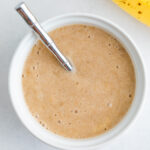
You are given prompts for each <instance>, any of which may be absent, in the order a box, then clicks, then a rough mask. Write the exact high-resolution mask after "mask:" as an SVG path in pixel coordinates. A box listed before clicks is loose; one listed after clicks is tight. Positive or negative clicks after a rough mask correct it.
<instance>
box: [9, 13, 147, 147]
mask: <svg viewBox="0 0 150 150" xmlns="http://www.w3.org/2000/svg"><path fill="white" fill-rule="evenodd" d="M68 24H88V25H93V26H96V27H99V28H102V29H104V30H106V31H107V32H109V33H110V34H112V35H113V36H114V37H116V38H117V39H118V40H119V41H120V42H121V43H122V45H123V46H124V47H125V48H126V50H127V52H128V54H129V55H130V57H131V59H132V62H133V64H134V68H135V74H136V92H135V97H134V101H133V103H132V105H131V107H130V109H129V111H128V112H127V114H126V115H125V117H124V118H123V119H122V121H121V122H120V123H119V124H118V125H116V126H115V127H114V128H113V129H111V130H110V131H108V132H106V133H105V134H102V135H100V136H97V137H93V138H87V139H81V140H77V139H69V138H65V137H61V136H58V135H55V134H54V133H52V132H50V131H48V130H46V129H45V128H43V127H42V126H41V125H40V124H39V123H38V122H37V121H36V120H35V119H34V117H32V115H31V113H30V112H29V110H28V107H27V105H26V102H25V99H24V96H23V90H22V81H21V80H22V78H21V76H22V71H23V66H24V62H25V60H26V58H27V56H28V54H29V52H30V51H31V48H32V46H33V45H34V43H35V42H36V41H37V37H36V36H35V34H34V33H32V32H30V33H29V34H28V35H27V36H26V37H25V38H24V39H23V40H22V42H21V43H20V44H19V46H18V48H17V50H16V53H15V55H14V57H13V60H12V63H11V66H10V74H9V91H10V95H11V100H12V104H13V106H14V108H15V110H16V113H17V114H18V116H19V118H20V120H21V121H22V123H23V124H24V125H25V127H26V128H27V129H29V131H30V132H31V133H32V134H33V135H35V136H36V137H38V138H39V139H40V140H42V141H44V142H45V143H47V144H49V145H51V146H54V147H57V148H62V149H67V150H78V149H82V150H84V149H85V150H88V149H93V148H96V147H99V146H100V144H102V143H104V142H106V141H109V140H110V139H112V138H114V137H116V136H117V135H118V134H120V133H121V132H122V131H123V130H124V129H125V128H127V126H128V125H129V124H130V123H131V121H133V119H134V118H135V116H136V114H137V112H138V111H139V108H140V106H141V104H142V101H143V95H144V91H145V73H144V67H143V63H142V61H141V57H140V56H141V55H140V54H139V51H138V50H137V48H136V46H135V44H133V42H132V40H131V39H130V38H129V36H128V35H127V34H126V33H125V32H124V31H122V29H120V28H119V27H118V26H116V25H114V23H112V22H110V21H107V20H106V19H104V18H101V17H98V16H95V15H89V14H69V15H63V16H59V17H55V18H53V19H49V20H48V21H46V22H45V23H43V27H44V29H45V30H46V31H51V30H53V29H55V28H57V27H60V26H64V25H68Z"/></svg>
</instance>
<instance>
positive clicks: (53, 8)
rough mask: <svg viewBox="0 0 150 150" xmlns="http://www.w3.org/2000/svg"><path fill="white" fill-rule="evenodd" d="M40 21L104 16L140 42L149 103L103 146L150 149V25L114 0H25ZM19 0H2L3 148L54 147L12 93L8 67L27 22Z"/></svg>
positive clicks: (0, 130) (0, 139)
mask: <svg viewBox="0 0 150 150" xmlns="http://www.w3.org/2000/svg"><path fill="white" fill-rule="evenodd" d="M24 1H25V2H27V4H28V5H29V7H30V8H32V10H33V12H34V14H35V15H36V16H38V18H39V20H40V21H44V20H46V19H48V18H51V17H53V16H57V15H60V14H64V13H69V12H88V13H92V14H97V15H99V16H103V17H105V18H107V19H109V20H111V21H113V22H115V23H116V24H117V25H119V26H121V27H122V28H123V29H124V30H125V31H126V32H127V33H128V34H129V35H130V36H131V38H132V39H133V41H134V42H135V43H136V44H137V46H138V48H139V51H140V52H141V55H142V56H143V60H144V62H145V67H146V75H147V90H146V95H145V99H144V100H145V103H144V106H143V107H142V110H141V111H140V114H139V116H138V118H137V119H136V121H135V122H134V123H133V124H132V125H131V126H130V128H129V129H128V130H126V132H124V133H123V134H122V135H121V136H119V138H117V139H115V140H113V141H112V142H110V143H106V144H104V145H102V148H101V149H103V150H150V28H149V27H147V26H145V25H143V24H142V23H140V22H138V21H136V20H135V19H134V18H132V17H130V16H129V15H128V14H126V13H125V12H124V11H122V10H121V9H120V8H118V7H117V6H116V5H115V4H114V3H112V1H111V0H24ZM18 2H20V1H19V0H0V150H54V149H53V148H51V147H50V146H48V145H46V144H44V143H42V142H41V141H40V140H38V139H37V138H35V137H33V136H32V135H31V133H30V132H29V131H28V130H27V129H26V128H25V127H24V126H23V125H22V123H21V122H20V121H19V119H18V117H17V115H16V114H15V112H14V110H13V108H12V105H11V102H10V97H9V94H8V71H9V65H10V61H11V58H12V55H13V53H14V51H15V49H16V47H17V45H18V43H19V41H20V40H21V39H22V38H23V36H24V35H25V34H26V33H27V32H28V31H29V28H28V27H27V25H26V24H25V23H24V22H23V20H22V19H21V18H20V16H18V14H17V13H16V12H15V11H14V6H15V5H16V4H17V3H18Z"/></svg>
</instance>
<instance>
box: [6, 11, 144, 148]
mask: <svg viewBox="0 0 150 150" xmlns="http://www.w3.org/2000/svg"><path fill="white" fill-rule="evenodd" d="M68 17H89V18H92V19H97V20H99V21H101V22H104V23H105V24H108V25H110V26H111V27H113V28H115V30H117V31H118V32H119V33H120V34H123V35H124V36H125V37H126V38H127V39H128V41H129V42H130V43H131V44H132V46H133V47H134V49H135V50H136V53H137V55H138V57H139V58H138V59H139V60H140V63H141V69H142V70H141V71H142V73H143V74H142V75H143V92H142V95H141V102H140V105H139V106H138V108H137V110H136V113H135V114H134V118H132V120H130V121H129V122H128V124H127V125H126V127H125V128H123V129H121V131H120V132H119V133H117V134H115V135H113V136H112V137H111V138H108V139H107V141H103V142H101V143H100V144H97V145H92V146H89V145H88V146H89V147H85V149H87V150H88V149H93V148H96V147H99V146H100V145H102V144H104V143H106V142H107V143H108V142H110V141H112V140H113V139H115V138H116V137H118V135H120V134H122V133H123V132H124V131H125V130H126V129H127V128H128V127H129V126H130V125H131V124H132V123H133V121H135V119H136V118H137V116H138V114H139V112H140V110H141V108H142V106H143V103H144V96H145V89H146V76H145V68H144V62H143V59H142V55H141V54H140V51H139V50H138V48H137V46H136V44H135V43H134V42H133V41H132V39H131V38H130V36H129V35H128V34H127V33H126V32H125V31H124V30H123V29H122V28H120V27H119V26H118V25H116V24H115V23H113V22H112V21H109V20H107V19H105V18H103V17H101V16H97V15H94V14H89V13H69V14H63V15H59V16H56V17H53V18H50V19H48V20H47V21H45V22H44V23H42V26H43V27H45V26H46V25H47V24H48V23H49V22H53V21H55V20H59V19H63V18H68ZM31 34H33V33H32V32H29V33H28V34H27V35H26V36H25V37H24V38H23V40H21V42H20V43H19V45H18V47H17V49H16V51H15V54H14V56H13V59H12V61H11V64H10V69H9V76H8V84H9V85H8V87H9V94H10V97H11V102H12V105H13V108H14V110H15V112H16V114H17V116H18V117H19V120H21V122H22V124H23V125H24V126H25V127H26V128H27V129H28V130H29V131H30V132H31V133H32V135H34V136H35V137H37V138H38V139H40V140H41V141H43V142H44V143H46V144H48V145H50V146H52V147H56V148H61V149H73V150H75V149H80V146H74V147H69V148H68V147H67V146H62V145H61V146H60V145H53V144H52V143H48V142H47V141H45V140H43V139H42V138H41V137H40V136H37V135H35V133H33V132H32V131H31V130H30V129H29V128H28V126H27V125H25V123H24V121H23V119H22V118H21V116H20V115H19V114H18V110H17V108H16V105H15V101H14V98H13V94H12V85H11V84H12V83H11V81H12V78H11V77H12V74H13V69H12V68H13V65H14V61H15V56H16V53H17V52H18V51H19V49H20V47H21V45H22V44H23V43H24V41H25V40H26V39H28V37H29V36H31ZM131 107H132V106H131ZM126 115H127V114H126ZM126 115H125V116H126ZM106 133H107V132H106ZM80 141H81V140H80ZM83 149H84V147H82V150H83Z"/></svg>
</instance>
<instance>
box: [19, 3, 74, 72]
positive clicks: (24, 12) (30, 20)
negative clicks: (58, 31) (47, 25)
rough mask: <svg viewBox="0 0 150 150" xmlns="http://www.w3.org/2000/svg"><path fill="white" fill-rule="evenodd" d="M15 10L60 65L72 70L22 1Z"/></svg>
mask: <svg viewBox="0 0 150 150" xmlns="http://www.w3.org/2000/svg"><path fill="white" fill-rule="evenodd" d="M16 11H17V12H18V13H19V14H20V15H21V16H22V18H23V19H24V20H25V22H26V23H27V24H28V25H29V26H30V27H31V28H32V29H33V30H34V31H35V32H36V33H37V35H39V37H40V39H41V41H42V42H43V43H44V44H45V45H46V47H47V48H48V49H49V50H50V51H51V52H52V53H53V54H54V56H55V57H56V58H57V59H58V60H59V62H60V63H61V64H62V66H63V67H64V68H65V69H66V70H68V71H72V69H73V68H72V65H71V63H70V62H69V60H68V59H67V58H66V57H65V56H64V55H63V54H62V53H61V52H60V51H59V49H58V48H57V46H56V45H55V43H54V42H53V40H52V39H51V38H50V36H49V35H48V34H47V33H46V32H45V31H44V29H43V28H42V27H41V25H40V24H39V22H38V21H37V19H36V18H35V17H34V16H33V14H32V13H31V11H30V10H29V9H28V7H27V6H26V4H25V3H24V2H22V3H20V4H19V5H17V6H16Z"/></svg>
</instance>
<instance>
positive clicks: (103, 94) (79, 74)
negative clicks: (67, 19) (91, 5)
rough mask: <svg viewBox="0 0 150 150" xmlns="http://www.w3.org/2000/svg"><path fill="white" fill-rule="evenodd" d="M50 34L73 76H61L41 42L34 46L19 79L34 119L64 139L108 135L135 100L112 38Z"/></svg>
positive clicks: (70, 31) (126, 64)
mask: <svg viewBox="0 0 150 150" xmlns="http://www.w3.org/2000/svg"><path fill="white" fill-rule="evenodd" d="M49 34H50V35H51V37H52V38H53V40H54V41H55V43H56V44H57V46H58V48H59V49H60V50H61V51H62V52H63V53H64V54H65V55H66V56H67V57H68V58H70V59H71V61H72V62H73V64H74V66H75V68H76V70H75V72H73V73H71V72H67V71H65V70H64V68H62V67H61V66H60V64H59V63H58V61H57V60H56V59H55V57H54V56H53V55H52V54H51V53H50V52H49V51H48V49H47V48H46V47H45V46H43V44H42V43H41V42H37V43H36V44H35V45H34V47H33V48H32V51H31V53H30V54H29V56H28V57H27V60H26V62H25V66H24V70H23V74H22V83H23V91H24V96H25V99H26V102H27V105H28V107H29V110H30V111H31V113H32V115H33V116H35V118H36V119H37V120H38V121H39V123H40V124H41V125H42V126H44V127H45V128H46V129H48V130H50V131H52V132H54V133H56V134H59V135H62V136H65V137H70V138H88V137H93V136H97V135H99V134H102V133H104V132H106V131H108V130H109V129H111V128H112V127H114V126H115V125H116V124H117V123H118V122H119V121H120V120H121V119H122V117H123V116H124V115H125V113H126V112H127V111H128V109H129V107H130V105H131V103H132V100H133V97H134V92H135V74H134V68H133V65H132V62H131V60H130V57H129V55H128V54H127V52H126V51H125V49H124V48H123V47H122V46H121V44H120V43H119V42H118V41H117V40H116V39H114V38H113V37H112V36H111V35H109V34H108V33H106V32H105V31H103V30H101V29H98V28H95V27H92V26H87V25H69V26H65V27H61V28H58V29H56V30H54V31H52V32H50V33H49ZM22 117H23V116H22Z"/></svg>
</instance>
